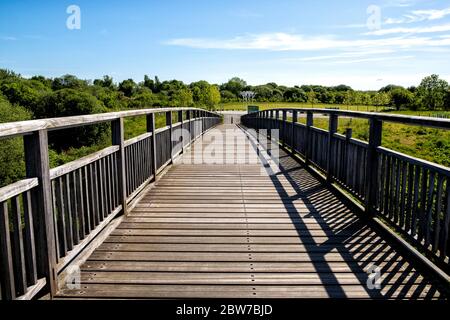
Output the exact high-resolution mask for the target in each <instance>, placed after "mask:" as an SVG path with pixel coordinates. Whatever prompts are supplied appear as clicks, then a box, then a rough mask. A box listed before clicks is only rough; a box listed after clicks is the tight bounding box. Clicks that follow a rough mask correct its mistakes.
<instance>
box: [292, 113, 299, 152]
mask: <svg viewBox="0 0 450 320" xmlns="http://www.w3.org/2000/svg"><path fill="white" fill-rule="evenodd" d="M297 121H298V113H297V111H296V110H293V111H292V132H291V153H292V154H294V153H295V142H296V141H295V140H296V139H295V123H296V122H297Z"/></svg>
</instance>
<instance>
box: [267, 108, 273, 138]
mask: <svg viewBox="0 0 450 320" xmlns="http://www.w3.org/2000/svg"><path fill="white" fill-rule="evenodd" d="M272 118H273V110H270V111H269V120H268V121H267V123H268V125H267V139H268V140H269V141H271V140H272Z"/></svg>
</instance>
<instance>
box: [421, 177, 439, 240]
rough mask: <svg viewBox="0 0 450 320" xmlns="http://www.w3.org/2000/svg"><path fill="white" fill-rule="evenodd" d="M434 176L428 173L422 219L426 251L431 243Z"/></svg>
mask: <svg viewBox="0 0 450 320" xmlns="http://www.w3.org/2000/svg"><path fill="white" fill-rule="evenodd" d="M435 176H436V174H435V173H434V172H432V171H430V177H429V182H428V184H429V186H428V201H427V207H426V212H425V216H424V219H423V227H424V228H423V229H424V237H425V248H427V249H428V246H429V245H430V243H431V225H432V219H433V208H434V201H433V200H434V195H435V192H434V188H435Z"/></svg>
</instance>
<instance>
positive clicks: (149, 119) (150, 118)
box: [147, 113, 158, 181]
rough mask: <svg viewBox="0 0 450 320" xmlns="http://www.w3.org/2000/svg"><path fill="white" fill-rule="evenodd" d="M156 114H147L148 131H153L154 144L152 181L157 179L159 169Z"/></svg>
mask: <svg viewBox="0 0 450 320" xmlns="http://www.w3.org/2000/svg"><path fill="white" fill-rule="evenodd" d="M155 125H156V123H155V114H154V113H150V114H148V115H147V132H151V133H152V137H151V140H152V146H151V150H150V157H151V159H152V161H151V162H152V163H151V166H152V167H151V172H152V173H153V179H152V181H155V180H156V171H158V168H157V166H156V133H155V132H156V129H155Z"/></svg>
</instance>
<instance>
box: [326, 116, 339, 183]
mask: <svg viewBox="0 0 450 320" xmlns="http://www.w3.org/2000/svg"><path fill="white" fill-rule="evenodd" d="M337 128H338V116H337V115H336V114H330V117H329V123H328V147H327V181H328V182H331V181H332V180H333V173H334V168H333V166H334V162H333V141H334V134H335V133H336V132H337Z"/></svg>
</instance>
